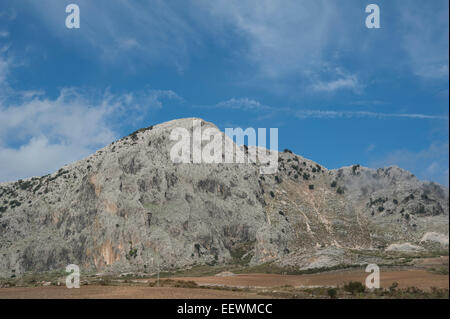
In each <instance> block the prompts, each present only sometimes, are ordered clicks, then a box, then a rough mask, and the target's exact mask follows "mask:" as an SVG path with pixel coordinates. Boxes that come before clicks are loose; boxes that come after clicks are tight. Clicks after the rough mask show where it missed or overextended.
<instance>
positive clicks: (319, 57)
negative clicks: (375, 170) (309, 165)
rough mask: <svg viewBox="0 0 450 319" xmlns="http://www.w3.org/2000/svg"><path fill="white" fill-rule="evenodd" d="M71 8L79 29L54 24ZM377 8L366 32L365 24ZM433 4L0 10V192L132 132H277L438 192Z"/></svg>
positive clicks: (443, 82)
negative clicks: (179, 127) (397, 172)
mask: <svg viewBox="0 0 450 319" xmlns="http://www.w3.org/2000/svg"><path fill="white" fill-rule="evenodd" d="M69 3H76V4H78V5H79V7H80V10H81V28H80V29H67V28H66V27H65V19H66V16H67V14H66V13H65V7H66V5H68V4H69ZM369 3H376V4H378V5H379V7H380V10H381V28H380V29H367V28H366V27H365V23H364V22H365V19H366V16H367V14H366V13H365V7H366V5H368V4H369ZM448 5H449V4H448V1H447V0H433V1H414V0H409V1H401V0H389V1H386V0H372V1H362V0H348V1H345V2H344V1H339V2H338V1H331V0H316V1H312V0H308V1H304V0H295V1H289V0H286V1H275V0H259V1H246V0H241V1H231V0H212V1H175V0H174V1H143V0H141V1H140V0H136V1H119V0H117V1H106V0H89V1H88V0H78V1H77V0H72V1H64V0H41V1H31V0H29V1H27V0H2V1H1V3H0V181H8V180H14V179H18V178H24V177H29V176H35V175H42V174H46V173H49V172H52V171H55V170H57V169H58V168H59V167H61V166H63V165H64V164H67V163H70V162H73V161H75V160H78V159H81V158H83V157H85V156H87V155H89V154H90V153H92V152H94V151H95V150H96V149H98V148H100V147H103V146H105V145H107V144H109V143H110V142H112V141H113V140H115V139H117V138H119V137H121V136H124V135H127V134H129V133H130V132H132V131H134V130H136V129H138V128H140V127H144V126H149V125H152V124H155V123H160V122H163V121H167V120H171V119H175V118H182V117H193V116H195V117H201V118H203V119H205V120H208V121H211V122H214V123H215V124H216V125H218V126H219V128H221V129H222V130H223V129H224V128H225V127H238V126H240V127H243V128H246V127H254V128H258V127H266V128H269V127H277V128H278V129H279V148H280V149H284V148H289V149H291V150H292V151H294V152H295V153H297V154H300V155H302V156H305V157H307V158H310V159H312V160H314V161H317V162H319V163H321V164H322V165H325V166H326V167H327V168H337V167H341V166H346V165H352V164H361V165H365V166H369V167H382V166H387V165H398V166H400V167H403V168H406V169H408V170H411V171H412V172H413V173H414V174H415V175H416V176H418V177H419V178H421V179H424V180H431V181H435V182H439V183H441V184H445V185H448V178H449V171H448V164H449V151H448V149H449V137H448V129H449V119H448V116H449V115H448V114H449V104H448V100H449V61H448V53H449V44H448V35H449V24H448V10H449V8H448Z"/></svg>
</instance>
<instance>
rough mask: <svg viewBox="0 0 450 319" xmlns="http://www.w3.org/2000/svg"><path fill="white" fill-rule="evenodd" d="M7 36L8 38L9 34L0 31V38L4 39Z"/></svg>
mask: <svg viewBox="0 0 450 319" xmlns="http://www.w3.org/2000/svg"><path fill="white" fill-rule="evenodd" d="M8 36H9V32H8V31H2V30H0V38H6V37H8Z"/></svg>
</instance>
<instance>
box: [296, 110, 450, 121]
mask: <svg viewBox="0 0 450 319" xmlns="http://www.w3.org/2000/svg"><path fill="white" fill-rule="evenodd" d="M295 115H296V116H297V117H298V118H300V119H305V118H320V119H335V118H361V117H368V118H375V119H388V118H407V119H408V118H409V119H422V120H446V121H448V120H449V117H448V116H447V115H427V114H417V113H380V112H370V111H332V110H299V111H296V112H295Z"/></svg>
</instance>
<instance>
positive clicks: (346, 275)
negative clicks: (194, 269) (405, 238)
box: [173, 269, 449, 290]
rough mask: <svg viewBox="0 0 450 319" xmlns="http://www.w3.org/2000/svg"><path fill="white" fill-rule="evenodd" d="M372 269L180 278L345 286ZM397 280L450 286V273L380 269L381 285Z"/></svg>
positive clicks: (236, 283)
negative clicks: (307, 273)
mask: <svg viewBox="0 0 450 319" xmlns="http://www.w3.org/2000/svg"><path fill="white" fill-rule="evenodd" d="M367 275H368V273H365V272H364V271H340V272H330V273H320V274H311V275H273V274H248V275H235V276H230V277H216V276H211V277H179V278H173V279H176V280H192V281H195V282H196V283H197V284H199V285H226V286H239V287H247V286H250V287H279V286H284V285H290V286H294V287H308V286H343V285H344V283H346V282H349V281H360V282H362V283H364V282H365V278H366V277H367ZM393 282H398V287H399V288H408V287H412V286H415V287H417V288H420V289H422V290H428V289H430V288H431V287H436V288H447V289H448V288H449V276H448V275H437V274H433V273H430V272H428V271H426V270H390V271H383V270H382V269H381V272H380V285H381V287H382V288H388V287H390V286H391V285H392V283H393Z"/></svg>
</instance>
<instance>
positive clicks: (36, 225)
mask: <svg viewBox="0 0 450 319" xmlns="http://www.w3.org/2000/svg"><path fill="white" fill-rule="evenodd" d="M193 120H194V119H192V118H188V119H181V120H174V121H170V122H166V123H162V124H159V125H156V126H154V127H149V128H146V129H141V130H139V131H137V132H135V133H133V134H131V135H129V136H128V137H125V138H123V139H121V140H119V141H116V142H114V143H112V144H110V145H108V146H106V147H105V148H103V149H101V150H99V151H97V152H96V153H95V154H93V155H91V156H89V157H88V158H86V159H83V160H81V161H78V162H76V163H73V164H70V165H67V166H65V167H63V168H61V169H60V170H59V171H58V172H55V173H53V174H51V175H47V176H43V177H34V178H29V179H25V180H19V181H17V182H9V183H1V184H0V277H10V276H11V275H13V274H15V275H20V274H23V273H25V272H43V271H48V270H55V269H63V268H64V267H65V266H66V265H68V264H77V265H79V266H80V267H81V268H82V269H83V270H84V271H92V272H99V271H101V272H105V271H110V272H116V273H121V272H129V271H138V272H153V271H155V269H157V268H160V269H163V270H174V269H183V268H186V267H191V266H193V265H196V264H197V265H198V264H209V265H214V264H225V263H239V264H261V263H266V262H275V263H278V264H280V265H290V266H294V267H298V268H311V267H325V266H333V265H336V264H339V263H352V262H354V263H359V262H361V261H360V260H352V259H351V258H347V257H346V252H348V251H355V250H367V249H374V250H380V251H384V250H385V249H386V248H387V247H389V246H390V245H392V244H399V245H400V244H404V243H409V244H410V245H414V246H417V247H422V248H424V249H428V250H433V249H442V248H444V249H448V218H449V217H448V212H449V207H448V200H449V192H448V189H447V188H445V187H443V186H440V185H438V184H434V183H428V182H421V181H419V180H418V179H416V178H415V177H414V176H413V175H412V174H410V173H409V172H407V171H405V170H402V169H400V168H398V167H389V168H381V169H378V170H374V169H369V168H364V167H360V166H358V165H356V166H351V167H344V168H341V169H338V170H328V169H326V168H325V167H323V166H321V165H319V164H317V163H315V162H313V161H310V160H308V159H305V158H303V157H301V156H298V155H295V154H292V153H291V152H283V153H278V172H277V173H276V174H271V175H268V174H265V175H262V174H261V173H260V167H261V166H262V165H263V164H261V163H259V162H256V163H244V164H225V163H220V164H205V163H202V164H191V163H174V162H173V161H172V160H171V158H170V151H171V148H172V146H173V145H174V143H176V141H172V140H171V139H170V135H171V132H172V130H173V129H174V128H179V127H182V128H186V129H187V130H188V131H189V132H192V123H193ZM201 126H202V128H203V129H205V128H212V129H215V130H217V127H216V126H214V125H213V124H212V123H208V122H204V121H202V122H201ZM221 134H222V136H223V137H224V138H226V137H225V136H224V134H223V133H221ZM241 150H242V151H243V152H244V153H245V154H252V152H255V151H256V148H255V147H249V148H247V147H245V148H244V147H241ZM427 234H432V235H427ZM424 236H425V237H424ZM436 238H438V239H439V240H436ZM446 238H447V240H445V239H446ZM430 243H431V244H430ZM391 247H397V246H391Z"/></svg>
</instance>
